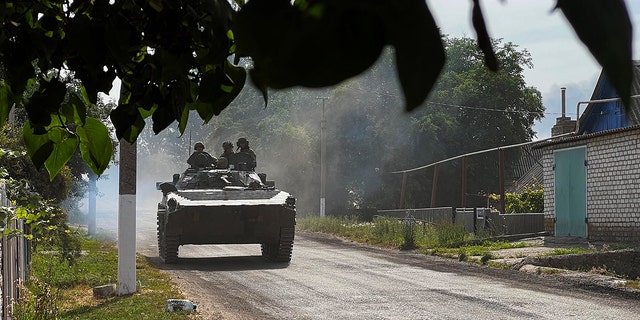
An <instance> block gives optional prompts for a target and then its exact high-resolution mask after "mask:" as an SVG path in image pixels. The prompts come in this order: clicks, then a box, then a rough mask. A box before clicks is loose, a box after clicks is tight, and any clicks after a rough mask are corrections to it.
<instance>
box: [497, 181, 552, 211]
mask: <svg viewBox="0 0 640 320" xmlns="http://www.w3.org/2000/svg"><path fill="white" fill-rule="evenodd" d="M504 196H505V211H506V213H536V212H537V213H540V212H544V189H543V188H542V186H541V185H536V184H534V185H530V186H525V187H524V188H523V190H522V192H520V193H510V192H507V193H505V195H504Z"/></svg>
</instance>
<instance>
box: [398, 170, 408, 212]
mask: <svg viewBox="0 0 640 320" xmlns="http://www.w3.org/2000/svg"><path fill="white" fill-rule="evenodd" d="M406 186H407V173H406V172H403V173H402V188H401V189H400V205H399V206H398V207H399V208H400V209H404V192H405V188H406Z"/></svg>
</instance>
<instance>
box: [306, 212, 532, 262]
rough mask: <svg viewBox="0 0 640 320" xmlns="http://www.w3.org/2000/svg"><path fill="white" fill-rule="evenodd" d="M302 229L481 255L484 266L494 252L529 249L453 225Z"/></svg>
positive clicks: (319, 224)
mask: <svg viewBox="0 0 640 320" xmlns="http://www.w3.org/2000/svg"><path fill="white" fill-rule="evenodd" d="M298 228H299V229H300V230H307V231H313V232H323V233H330V234H335V235H339V236H342V237H346V238H348V239H350V240H353V241H357V242H361V243H368V244H373V245H381V246H385V247H394V248H398V249H415V250H417V251H418V252H420V253H424V254H430V255H439V256H445V257H451V258H454V257H458V259H460V260H462V261H467V260H468V258H469V257H471V256H481V258H480V260H479V261H480V263H483V264H486V263H487V262H488V260H490V259H492V256H491V253H490V252H491V251H492V250H500V249H506V248H518V247H524V246H527V244H525V243H523V242H515V243H511V242H504V241H482V240H481V239H478V238H477V237H476V236H475V235H474V234H473V233H467V232H466V231H465V230H464V227H463V226H460V225H454V224H451V223H442V224H428V223H424V222H420V221H407V220H404V221H403V220H399V219H394V218H384V217H376V218H374V220H373V222H366V223H365V222H360V221H358V220H357V219H355V218H352V217H307V218H304V219H301V220H300V221H298ZM473 243H480V244H473Z"/></svg>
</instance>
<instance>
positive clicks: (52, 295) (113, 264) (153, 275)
mask: <svg viewBox="0 0 640 320" xmlns="http://www.w3.org/2000/svg"><path fill="white" fill-rule="evenodd" d="M80 239H81V244H82V246H81V249H82V251H83V252H84V254H83V255H81V256H80V257H78V259H77V260H76V263H75V264H73V265H69V264H67V263H64V262H63V261H61V260H60V259H57V258H52V257H55V256H56V255H57V253H55V252H50V251H40V252H35V253H34V254H33V260H32V270H31V278H29V279H28V280H27V282H26V288H27V289H28V290H27V291H26V292H25V293H26V294H25V295H24V296H23V297H22V299H21V300H19V301H17V303H16V304H15V308H14V310H15V312H14V314H13V318H14V319H134V318H137V317H140V315H144V318H145V319H158V320H160V319H189V317H190V316H189V312H186V311H185V312H182V311H180V312H172V313H167V312H166V311H165V309H164V302H165V301H166V300H167V299H169V298H184V295H183V294H182V293H180V291H179V290H178V288H176V287H175V285H173V284H172V283H171V279H170V278H169V276H168V275H166V274H164V273H162V272H160V271H159V270H157V269H154V268H153V267H151V266H150V265H149V263H148V262H147V261H146V260H145V259H144V258H142V257H138V260H137V261H136V278H137V279H138V280H139V283H140V284H141V287H140V288H138V293H136V294H135V295H130V296H124V297H110V298H104V299H97V298H93V297H91V293H90V292H91V288H92V287H95V286H98V285H104V284H109V283H114V282H115V280H116V277H117V267H118V266H117V260H118V252H117V249H116V248H115V247H114V243H113V242H109V241H104V240H102V241H101V240H96V239H89V238H86V237H84V236H83V237H81V238H80ZM87 295H89V297H87Z"/></svg>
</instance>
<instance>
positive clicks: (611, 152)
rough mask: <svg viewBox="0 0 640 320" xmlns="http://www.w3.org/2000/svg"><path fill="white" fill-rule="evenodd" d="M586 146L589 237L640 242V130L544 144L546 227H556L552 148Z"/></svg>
mask: <svg viewBox="0 0 640 320" xmlns="http://www.w3.org/2000/svg"><path fill="white" fill-rule="evenodd" d="M584 145H586V147H587V219H588V227H587V235H588V238H589V240H592V241H617V242H634V241H640V129H634V130H625V131H619V132H614V133H611V134H607V135H596V136H593V137H592V138H589V139H584V140H578V141H572V142H567V143H563V144H556V145H551V146H547V147H544V149H543V175H544V192H545V195H544V213H545V230H546V231H551V232H553V229H554V224H553V218H554V216H555V212H554V210H555V203H554V175H553V150H557V149H564V148H570V147H575V146H584Z"/></svg>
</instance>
